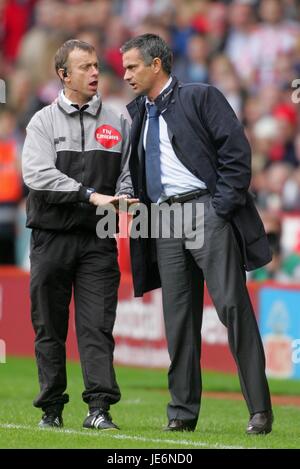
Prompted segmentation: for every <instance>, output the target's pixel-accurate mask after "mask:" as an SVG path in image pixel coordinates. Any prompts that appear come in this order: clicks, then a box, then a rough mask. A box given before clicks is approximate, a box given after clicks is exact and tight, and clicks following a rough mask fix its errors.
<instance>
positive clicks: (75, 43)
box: [54, 39, 96, 75]
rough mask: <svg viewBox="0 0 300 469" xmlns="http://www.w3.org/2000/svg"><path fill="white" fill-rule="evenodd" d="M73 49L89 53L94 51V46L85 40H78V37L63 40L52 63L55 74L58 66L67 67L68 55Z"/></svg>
mask: <svg viewBox="0 0 300 469" xmlns="http://www.w3.org/2000/svg"><path fill="white" fill-rule="evenodd" d="M74 49H81V50H84V51H86V52H89V53H90V54H92V53H93V52H96V51H95V48H94V46H92V45H91V44H88V43H87V42H83V41H79V39H69V41H66V42H64V44H63V45H62V46H61V47H60V48H59V49H58V51H57V52H56V54H55V57H54V65H55V71H56V73H57V75H58V70H59V69H60V68H66V67H67V61H68V58H69V55H70V53H71V52H72V51H73V50H74Z"/></svg>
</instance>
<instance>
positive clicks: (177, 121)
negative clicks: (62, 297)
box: [122, 34, 273, 434]
mask: <svg viewBox="0 0 300 469" xmlns="http://www.w3.org/2000/svg"><path fill="white" fill-rule="evenodd" d="M122 52H123V66H124V69H125V76H124V79H125V80H127V81H128V83H129V85H130V86H131V87H132V90H133V92H134V93H135V94H136V95H138V97H137V98H136V99H135V100H134V101H133V102H132V103H130V104H129V105H128V111H129V113H130V115H131V117H132V130H131V141H132V152H131V156H130V162H129V166H130V172H131V177H132V183H133V186H134V191H135V194H136V196H137V197H139V199H140V201H141V202H144V203H145V204H146V205H147V206H148V207H149V206H150V204H151V202H152V203H155V204H156V206H158V207H159V206H160V205H162V206H165V209H164V210H166V207H167V206H168V207H170V206H171V207H172V206H173V205H176V206H177V209H176V210H177V211H179V212H180V214H184V213H187V212H186V208H187V207H188V206H189V207H190V208H191V209H192V211H193V212H192V211H191V212H190V213H197V210H198V209H199V208H200V206H201V207H202V208H203V212H201V211H200V210H199V211H198V213H199V214H200V215H199V217H198V215H193V218H192V223H191V225H192V226H193V227H194V228H195V233H196V234H199V238H200V236H201V234H203V233H204V244H203V246H198V247H195V245H194V246H193V247H191V244H190V242H189V239H188V236H186V232H184V234H182V235H181V237H178V236H164V235H163V234H159V236H158V237H157V239H151V238H150V237H149V238H146V237H145V236H144V237H140V238H137V239H131V255H132V271H133V279H134V286H135V294H136V296H141V295H143V293H145V292H146V291H149V290H151V289H153V288H157V287H159V286H160V285H161V286H162V297H163V312H164V320H165V326H166V337H167V342H168V350H169V355H170V360H171V364H170V368H169V390H170V393H171V402H170V403H169V405H168V409H167V414H168V420H169V423H168V425H167V427H166V430H167V431H182V430H188V431H193V430H194V429H195V427H196V424H197V420H198V416H199V411H200V400H201V391H202V384H201V368H200V345H201V323H202V311H203V284H204V279H205V281H206V285H207V287H208V290H209V293H210V295H211V297H212V300H213V302H214V305H215V307H216V310H217V313H218V315H219V318H220V320H221V321H222V323H223V324H224V325H225V326H226V327H227V329H228V341H229V345H230V348H231V351H232V354H233V357H234V359H235V361H236V364H237V368H238V372H239V378H240V384H241V388H242V391H243V394H244V397H245V400H246V403H247V406H248V409H249V413H250V419H249V422H248V425H247V429H246V431H247V433H248V434H258V433H269V432H270V431H271V430H272V419H273V416H272V410H271V401H270V393H269V388H268V383H267V380H266V375H265V357H264V351H263V347H262V342H261V338H260V335H259V331H258V327H257V323H256V320H255V316H254V311H253V308H252V305H251V302H250V299H249V295H248V291H247V288H246V285H245V269H247V270H252V269H255V268H257V267H259V266H261V265H263V264H265V263H267V262H269V261H270V259H271V256H270V250H269V246H268V243H267V238H266V234H265V231H264V228H263V225H262V222H261V220H260V218H259V215H258V213H257V211H256V209H255V206H254V203H253V200H252V198H251V196H250V195H249V194H248V192H247V189H248V187H249V183H250V177H251V151H250V147H249V144H248V142H247V139H246V137H245V135H244V131H243V128H242V126H241V124H240V123H239V121H238V119H237V117H236V116H235V114H234V112H233V110H232V109H231V107H230V106H229V104H228V102H227V101H226V99H225V98H224V96H223V95H222V93H221V92H220V91H218V90H217V89H216V88H214V87H213V86H208V85H204V84H200V83H198V84H181V83H179V82H178V81H177V79H176V78H175V77H172V76H171V64H172V53H171V50H170V48H169V46H168V45H167V44H166V43H165V42H164V41H163V40H162V39H161V38H160V37H158V36H156V35H154V34H144V35H141V36H138V37H136V38H133V39H131V40H129V41H128V42H127V43H125V44H124V46H123V47H122ZM148 212H149V211H148ZM179 212H178V213H179ZM165 213H168V212H167V211H165ZM163 214H164V212H163V211H162V215H163ZM184 216H185V215H184ZM175 218H176V217H175V215H174V217H173V218H172V219H171V217H170V218H169V219H168V221H166V223H168V225H169V232H170V233H175V231H176V229H177V228H178V218H177V225H176V222H175ZM150 222H153V220H150ZM148 226H149V227H150V226H151V223H148ZM220 360H222V357H220Z"/></svg>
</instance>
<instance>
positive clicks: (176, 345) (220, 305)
mask: <svg viewBox="0 0 300 469" xmlns="http://www.w3.org/2000/svg"><path fill="white" fill-rule="evenodd" d="M189 203H191V202H189ZM196 203H204V214H203V216H202V219H201V217H200V219H199V217H198V219H196V216H194V218H193V229H195V227H197V230H198V227H200V226H201V224H202V222H203V217H204V243H203V246H202V247H201V248H196V249H192V248H188V247H187V243H186V241H187V238H186V237H185V236H183V237H182V238H173V239H172V238H170V239H167V238H159V239H157V243H156V244H157V257H158V263H159V271H160V276H161V280H162V295H163V311H164V320H165V326H166V336H167V342H168V351H169V355H170V359H171V365H170V368H169V375H168V378H169V390H170V394H171V398H172V400H171V402H170V403H169V404H168V411H167V413H168V418H169V419H174V418H178V419H197V418H198V415H199V410H200V400H201V391H202V383H201V368H200V347H201V324H202V312H203V277H204V279H205V281H206V285H207V288H208V290H209V293H210V296H211V298H212V300H213V303H214V305H215V308H216V310H217V313H218V316H219V318H220V320H221V322H222V323H223V324H224V325H225V326H226V327H227V330H228V342H229V346H230V349H231V352H232V355H233V357H234V359H235V362H236V365H237V369H238V374H239V379H240V384H241V389H242V392H243V395H244V398H245V400H246V403H247V406H248V409H249V412H250V414H253V413H255V412H261V411H266V410H269V409H271V401H270V393H269V387H268V383H267V379H266V375H265V356H264V350H263V346H262V342H261V338H260V334H259V331H258V327H257V323H256V319H255V316H254V311H253V308H252V305H251V301H250V298H249V295H248V291H247V288H246V283H245V271H244V269H243V267H242V261H241V255H240V251H239V247H238V245H237V242H236V239H235V236H234V233H233V230H232V227H231V225H230V223H229V222H227V221H226V220H224V219H223V218H221V217H219V216H218V215H217V214H216V213H215V210H214V208H213V206H212V204H211V198H210V196H209V195H204V196H202V197H199V198H198V199H197V200H195V201H193V202H192V204H194V205H195V204H196ZM182 207H183V206H182ZM171 223H172V219H171ZM172 229H173V227H172V226H171V232H172ZM220 360H222V357H220Z"/></svg>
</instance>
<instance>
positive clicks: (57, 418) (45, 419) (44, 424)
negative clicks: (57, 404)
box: [39, 412, 64, 428]
mask: <svg viewBox="0 0 300 469" xmlns="http://www.w3.org/2000/svg"><path fill="white" fill-rule="evenodd" d="M63 426H64V424H63V419H62V416H61V415H58V414H50V413H49V414H47V412H46V413H45V414H44V415H43V416H42V420H41V421H40V423H39V427H40V428H50V427H56V428H61V427H63Z"/></svg>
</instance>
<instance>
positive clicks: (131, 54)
mask: <svg viewBox="0 0 300 469" xmlns="http://www.w3.org/2000/svg"><path fill="white" fill-rule="evenodd" d="M123 67H124V69H125V74H124V80H126V81H127V82H128V83H129V85H130V86H131V88H132V91H133V92H134V93H135V94H136V95H149V94H151V90H152V89H153V88H154V87H155V85H156V82H157V74H155V72H154V67H153V64H150V65H145V63H144V60H143V58H142V56H141V54H140V51H139V50H138V49H136V48H134V49H130V50H129V51H127V52H124V54H123Z"/></svg>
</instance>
